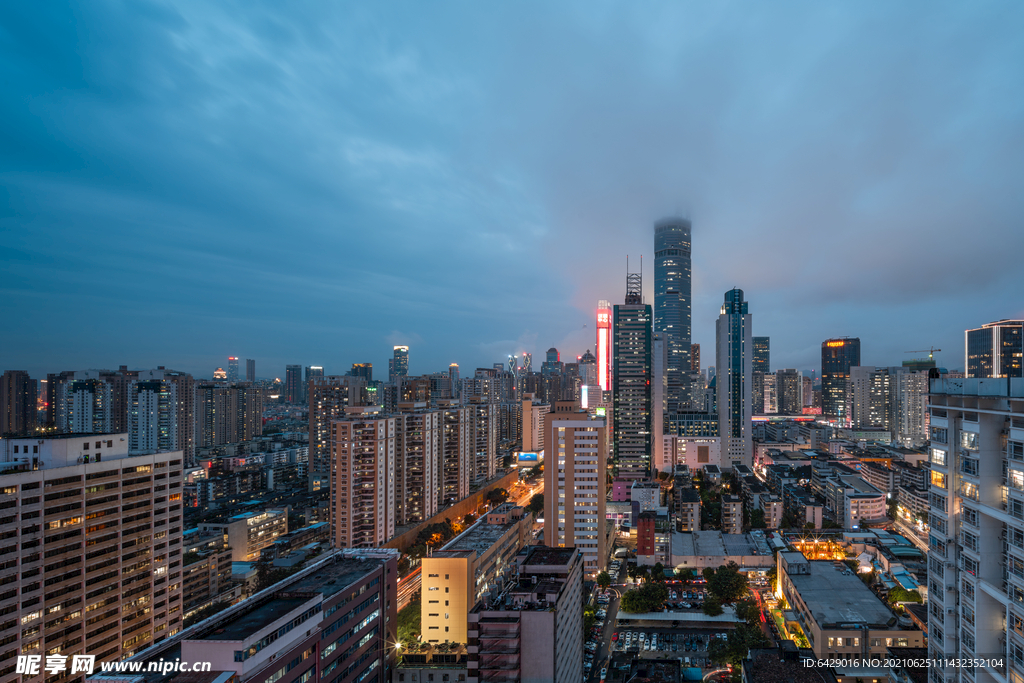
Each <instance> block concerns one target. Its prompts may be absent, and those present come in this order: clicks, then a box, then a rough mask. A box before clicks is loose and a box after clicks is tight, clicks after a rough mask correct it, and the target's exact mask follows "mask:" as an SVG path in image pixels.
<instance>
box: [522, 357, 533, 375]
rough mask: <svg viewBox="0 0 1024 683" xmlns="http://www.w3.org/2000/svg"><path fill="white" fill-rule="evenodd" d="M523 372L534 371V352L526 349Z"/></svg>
mask: <svg viewBox="0 0 1024 683" xmlns="http://www.w3.org/2000/svg"><path fill="white" fill-rule="evenodd" d="M523 372H524V373H525V374H527V375H528V374H530V373H531V372H533V354H532V353H526V352H525V351H524V352H523Z"/></svg>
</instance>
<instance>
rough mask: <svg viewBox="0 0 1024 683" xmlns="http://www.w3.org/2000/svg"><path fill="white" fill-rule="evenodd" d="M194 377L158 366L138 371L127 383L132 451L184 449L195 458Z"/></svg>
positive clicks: (187, 457)
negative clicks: (153, 368)
mask: <svg viewBox="0 0 1024 683" xmlns="http://www.w3.org/2000/svg"><path fill="white" fill-rule="evenodd" d="M195 398H196V393H195V380H193V378H192V375H190V374H188V373H185V372H178V371H175V370H167V369H165V368H164V367H162V366H161V367H158V368H156V369H155V370H144V371H141V372H139V373H138V375H137V377H136V379H133V380H132V381H131V383H130V384H129V385H128V450H129V452H130V453H133V454H147V453H163V452H168V451H182V452H183V453H184V455H185V463H186V465H189V466H191V465H192V463H193V461H194V458H195V446H196V438H195V430H196V422H195Z"/></svg>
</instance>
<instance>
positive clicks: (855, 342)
mask: <svg viewBox="0 0 1024 683" xmlns="http://www.w3.org/2000/svg"><path fill="white" fill-rule="evenodd" d="M858 365H860V339H859V338H858V337H842V338H836V339H826V340H825V341H823V342H821V414H822V415H825V416H827V417H832V418H836V419H839V420H848V419H849V418H850V416H849V415H848V414H847V413H848V412H849V410H848V409H847V407H846V387H847V385H848V383H849V381H850V368H852V367H854V366H858Z"/></svg>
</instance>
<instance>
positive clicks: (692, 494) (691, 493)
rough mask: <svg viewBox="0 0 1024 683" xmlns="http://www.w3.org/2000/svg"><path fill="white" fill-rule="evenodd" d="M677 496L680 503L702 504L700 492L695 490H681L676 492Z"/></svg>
mask: <svg viewBox="0 0 1024 683" xmlns="http://www.w3.org/2000/svg"><path fill="white" fill-rule="evenodd" d="M676 496H677V497H678V498H679V502H680V503H699V502H700V491H698V490H697V489H694V488H685V489H680V490H679V491H677V492H676Z"/></svg>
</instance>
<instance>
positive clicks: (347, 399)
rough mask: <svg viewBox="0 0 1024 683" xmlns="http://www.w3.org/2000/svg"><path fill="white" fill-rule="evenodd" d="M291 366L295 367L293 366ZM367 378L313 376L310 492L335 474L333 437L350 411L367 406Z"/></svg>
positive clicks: (310, 385)
mask: <svg viewBox="0 0 1024 683" xmlns="http://www.w3.org/2000/svg"><path fill="white" fill-rule="evenodd" d="M289 367H291V366H289ZM366 399H367V396H366V379H365V378H363V377H358V376H351V375H342V376H336V375H328V376H326V377H313V378H312V379H311V380H310V382H309V478H310V489H311V490H314V491H315V490H318V489H321V488H327V484H328V479H329V478H330V474H331V465H332V464H333V458H332V457H331V435H332V425H333V423H334V421H335V420H337V419H339V418H341V417H343V416H344V415H345V411H346V409H348V408H354V407H357V406H364V405H366V404H367V400H366Z"/></svg>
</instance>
